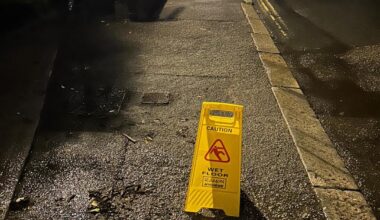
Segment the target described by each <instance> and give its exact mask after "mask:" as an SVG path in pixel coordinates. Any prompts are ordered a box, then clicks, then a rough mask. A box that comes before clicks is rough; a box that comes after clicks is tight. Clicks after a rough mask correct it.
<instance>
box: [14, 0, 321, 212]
mask: <svg viewBox="0 0 380 220" xmlns="http://www.w3.org/2000/svg"><path fill="white" fill-rule="evenodd" d="M117 5H118V4H117ZM117 7H120V8H117ZM117 7H116V9H115V11H116V12H117V13H116V15H115V14H113V12H112V10H111V11H109V10H108V9H107V7H100V6H99V7H95V9H96V10H95V13H94V14H93V13H92V12H94V11H91V10H89V11H86V10H85V11H86V12H85V13H78V14H76V15H74V16H73V17H71V18H69V21H68V22H69V24H70V25H68V28H67V30H66V32H65V34H64V35H63V36H64V40H63V41H62V42H61V46H60V47H59V50H58V54H57V58H56V61H55V65H54V69H53V73H52V76H51V79H50V82H49V87H48V91H47V98H46V102H45V106H44V110H43V112H42V115H41V123H40V125H39V128H38V131H37V133H36V135H35V138H34V143H33V146H32V150H31V153H30V155H29V158H28V160H27V162H26V165H25V168H24V171H23V174H22V176H21V178H20V180H19V184H18V186H17V190H16V192H15V195H14V197H13V200H14V201H16V200H17V199H19V203H12V206H11V209H10V210H9V212H8V215H7V218H8V219H204V218H202V217H200V216H192V215H189V214H186V213H184V212H183V211H182V210H183V207H184V201H185V193H186V189H187V183H188V178H189V173H190V166H191V159H192V154H193V147H194V143H195V138H196V137H195V135H196V129H197V124H198V117H199V113H200V108H201V104H202V102H203V101H220V102H228V103H236V104H242V105H244V107H245V110H244V119H243V120H244V122H243V123H244V130H243V136H244V138H243V169H242V182H241V184H242V193H241V194H242V196H241V217H240V219H266V218H269V219H302V218H303V219H324V216H323V213H322V210H321V207H320V205H319V202H318V200H317V198H316V197H315V194H314V192H313V190H312V188H311V185H310V183H309V180H308V177H307V174H306V172H305V170H304V167H303V165H302V163H301V161H300V158H299V156H298V153H297V150H296V148H295V146H294V143H293V141H292V138H291V136H290V134H289V132H288V129H287V127H286V124H285V122H284V120H283V118H282V115H281V112H280V110H279V108H278V106H277V103H276V100H275V98H274V96H273V94H272V91H271V86H270V84H269V81H268V78H267V76H266V73H265V70H264V69H263V67H262V64H261V62H260V60H259V57H258V54H257V51H255V49H254V47H253V46H252V39H251V37H250V28H249V25H248V24H247V22H246V19H245V17H244V15H243V13H242V11H241V9H240V1H237V0H228V1H225V0H224V1H220V0H215V1H184V0H176V1H168V2H167V3H166V5H165V8H164V10H163V11H162V13H161V16H160V18H159V20H158V21H155V22H130V21H129V20H127V19H125V18H124V17H125V15H124V14H123V13H124V9H123V7H122V6H121V5H119V6H117ZM143 97H150V100H149V102H148V103H146V100H145V98H143ZM142 100H145V101H142ZM143 102H144V103H143ZM152 102H153V103H152ZM127 137H131V138H127ZM20 200H21V205H20Z"/></svg>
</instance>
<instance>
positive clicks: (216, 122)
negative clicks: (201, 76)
mask: <svg viewBox="0 0 380 220" xmlns="http://www.w3.org/2000/svg"><path fill="white" fill-rule="evenodd" d="M242 112H243V106H240V105H232V104H224V103H214V102H204V103H203V105H202V111H201V116H200V120H199V126H198V134H197V141H196V144H195V149H194V156H193V163H192V170H191V175H190V181H189V188H188V191H187V197H186V203H185V211H186V212H199V211H200V210H201V209H202V208H207V209H220V210H223V211H224V213H225V214H226V215H227V216H236V217H238V216H239V208H240V170H241V141H242Z"/></svg>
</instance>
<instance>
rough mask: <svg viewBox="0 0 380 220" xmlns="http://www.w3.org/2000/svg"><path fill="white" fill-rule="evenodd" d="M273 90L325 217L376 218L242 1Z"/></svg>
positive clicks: (257, 20) (268, 38) (252, 12)
mask: <svg viewBox="0 0 380 220" xmlns="http://www.w3.org/2000/svg"><path fill="white" fill-rule="evenodd" d="M241 6H242V10H243V12H244V13H245V15H246V18H247V20H248V23H249V24H250V26H251V28H252V33H251V35H252V38H253V41H254V44H255V47H256V49H257V51H258V52H259V56H260V59H261V61H262V63H263V66H264V68H265V69H266V72H267V74H268V78H269V81H270V83H271V86H272V91H273V94H274V96H275V97H276V100H277V103H278V105H279V108H280V110H281V113H282V115H283V117H284V120H285V121H286V124H287V126H288V129H289V132H290V134H291V136H292V138H293V141H294V143H295V146H296V148H297V150H298V153H299V155H300V158H301V160H302V163H303V165H304V167H305V169H306V172H307V174H308V177H309V180H310V182H311V185H312V186H313V189H314V192H315V193H316V195H317V197H318V199H319V200H320V203H321V206H322V207H323V212H324V214H325V216H326V218H327V219H376V218H375V216H374V214H373V212H372V210H371V208H370V207H369V205H368V203H367V201H366V200H365V198H364V196H363V195H362V193H361V192H360V191H359V188H358V186H357V185H356V183H355V181H354V179H353V177H352V176H351V174H350V173H349V171H348V170H347V168H346V167H345V165H344V162H343V160H342V159H341V158H340V156H339V155H338V153H337V151H336V149H335V147H334V145H333V144H332V142H331V140H330V139H329V137H328V136H327V134H326V132H325V131H324V129H323V127H322V125H321V124H320V122H319V120H318V118H317V117H316V115H315V113H314V111H313V110H312V109H311V107H310V105H309V103H308V101H307V100H306V97H305V96H304V94H303V93H302V90H301V89H300V87H299V84H298V83H297V80H296V79H295V78H294V76H293V74H292V73H291V71H290V69H289V68H288V66H287V64H286V62H285V61H284V59H283V57H282V56H281V55H280V54H279V53H280V52H279V50H278V48H277V47H276V45H275V44H274V42H273V40H272V38H271V36H270V34H269V32H268V30H263V29H266V28H265V26H264V24H263V23H262V22H261V20H260V18H259V16H258V15H257V13H256V12H255V9H254V8H253V7H252V5H248V4H243V3H242V4H241Z"/></svg>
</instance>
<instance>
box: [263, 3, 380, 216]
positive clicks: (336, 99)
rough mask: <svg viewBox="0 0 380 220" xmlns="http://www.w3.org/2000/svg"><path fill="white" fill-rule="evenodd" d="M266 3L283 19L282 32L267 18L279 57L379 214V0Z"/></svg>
mask: <svg viewBox="0 0 380 220" xmlns="http://www.w3.org/2000/svg"><path fill="white" fill-rule="evenodd" d="M270 2H271V3H272V4H273V5H274V7H275V9H276V10H277V11H278V12H279V14H280V16H281V17H282V19H283V20H284V21H285V24H286V32H287V36H286V37H284V36H283V35H282V34H281V33H280V32H279V30H278V28H277V27H276V26H275V25H274V24H273V23H271V20H270V19H268V20H267V24H269V26H270V27H271V30H272V31H273V33H275V35H276V36H277V39H276V40H277V44H278V46H279V47H280V50H281V52H282V53H283V55H284V58H285V59H286V61H287V63H288V64H290V66H291V67H292V69H293V73H294V74H295V77H296V78H297V80H298V81H299V83H300V85H301V88H302V90H303V91H304V93H305V95H306V96H307V98H308V100H309V102H310V104H311V106H312V108H313V109H314V111H315V112H316V113H317V116H318V117H319V119H320V120H321V122H322V125H323V127H324V128H325V130H326V131H327V133H328V135H329V136H330V138H331V139H332V141H333V142H334V144H335V146H336V147H337V149H338V151H339V153H340V155H341V156H342V157H343V158H344V159H345V162H346V165H347V167H348V168H349V170H350V171H351V173H352V174H353V175H354V177H355V179H356V181H357V182H358V185H359V186H360V188H361V190H362V191H363V193H364V194H365V196H366V197H367V200H368V202H369V203H370V204H371V205H372V207H373V209H374V211H375V213H376V215H377V217H379V216H380V210H379V209H380V182H379V181H378V180H379V178H380V68H379V63H380V49H379V47H378V46H377V45H378V44H380V22H379V21H380V19H379V16H380V15H379V13H378V11H379V10H380V2H378V1H374V0H365V1H358V0H354V1H349V2H348V1H342V0H334V1H311V0H306V1H299V0H286V1H276V0H272V1H270ZM367 45H369V46H367ZM371 45H373V46H371ZM374 57H376V58H374Z"/></svg>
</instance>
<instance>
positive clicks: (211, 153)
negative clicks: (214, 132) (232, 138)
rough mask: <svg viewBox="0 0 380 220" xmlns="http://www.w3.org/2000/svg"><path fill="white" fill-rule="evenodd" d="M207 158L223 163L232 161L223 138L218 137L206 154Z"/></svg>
mask: <svg viewBox="0 0 380 220" xmlns="http://www.w3.org/2000/svg"><path fill="white" fill-rule="evenodd" d="M205 160H208V161H213V162H222V163H228V162H230V156H229V155H228V152H227V149H226V147H224V144H223V142H222V140H220V139H218V140H216V141H215V142H214V143H213V144H212V145H211V147H210V149H209V150H208V152H207V154H206V155H205Z"/></svg>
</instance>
